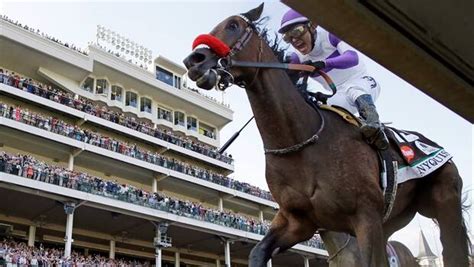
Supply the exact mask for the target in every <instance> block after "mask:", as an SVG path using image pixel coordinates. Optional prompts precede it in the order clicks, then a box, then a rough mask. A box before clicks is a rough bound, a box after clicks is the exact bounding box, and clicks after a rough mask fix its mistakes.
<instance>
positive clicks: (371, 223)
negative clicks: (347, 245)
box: [354, 212, 388, 267]
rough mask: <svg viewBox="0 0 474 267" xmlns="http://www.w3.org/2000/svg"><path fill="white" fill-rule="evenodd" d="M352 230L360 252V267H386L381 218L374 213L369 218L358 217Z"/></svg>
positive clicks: (366, 216)
mask: <svg viewBox="0 0 474 267" xmlns="http://www.w3.org/2000/svg"><path fill="white" fill-rule="evenodd" d="M354 228H355V229H354V231H355V234H356V237H357V244H358V245H359V250H360V257H361V258H360V260H361V266H363V267H379V266H380V267H383V266H388V261H387V254H386V250H385V241H384V234H383V229H382V218H381V216H380V215H378V214H377V213H375V212H372V215H371V216H370V215H367V214H364V215H362V216H361V215H359V216H358V218H357V220H356V222H355V223H354Z"/></svg>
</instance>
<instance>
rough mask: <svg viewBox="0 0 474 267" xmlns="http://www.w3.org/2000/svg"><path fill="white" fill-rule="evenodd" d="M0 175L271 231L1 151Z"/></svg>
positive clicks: (311, 242)
mask: <svg viewBox="0 0 474 267" xmlns="http://www.w3.org/2000/svg"><path fill="white" fill-rule="evenodd" d="M0 172H6V173H9V174H13V175H17V176H21V177H25V178H29V179H33V180H36V181H41V182H45V183H50V184H55V185H58V186H62V187H66V188H70V189H74V190H79V191H83V192H87V193H91V194H95V195H100V196H104V197H108V198H113V199H117V200H120V201H125V202H129V203H133V204H136V205H141V206H145V207H149V208H153V209H158V210H162V211H165V212H169V213H173V214H176V215H179V216H185V217H188V218H192V219H196V220H201V221H206V222H210V223H214V224H218V225H222V226H225V227H230V228H234V229H238V230H242V231H247V232H251V233H255V234H260V235H264V234H266V233H267V231H268V229H269V222H267V221H264V222H261V221H259V220H256V219H254V218H251V217H247V216H243V215H240V214H237V213H233V212H230V211H225V210H222V211H221V210H216V209H213V208H208V207H205V206H203V205H201V204H200V203H197V202H192V201H189V200H180V199H176V198H173V197H170V196H167V195H165V194H163V193H161V192H156V193H150V192H147V191H145V190H143V189H140V188H137V187H135V186H132V185H127V184H120V183H118V182H117V181H113V180H104V179H102V178H100V177H95V176H91V175H89V174H86V173H81V172H76V171H71V170H68V169H66V168H63V167H59V166H53V165H49V164H46V163H45V162H43V161H39V160H36V159H35V158H33V157H32V156H29V155H13V154H8V153H5V152H4V151H0ZM306 244H307V245H310V246H314V247H318V248H322V243H321V241H320V239H319V236H317V235H316V236H314V237H313V239H311V240H309V241H307V242H306Z"/></svg>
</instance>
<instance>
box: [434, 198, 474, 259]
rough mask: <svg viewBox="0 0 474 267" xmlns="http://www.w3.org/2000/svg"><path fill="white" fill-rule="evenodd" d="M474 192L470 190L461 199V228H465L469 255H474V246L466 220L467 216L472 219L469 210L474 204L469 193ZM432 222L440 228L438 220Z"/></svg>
mask: <svg viewBox="0 0 474 267" xmlns="http://www.w3.org/2000/svg"><path fill="white" fill-rule="evenodd" d="M471 191H472V189H471V190H468V191H466V192H464V194H463V195H462V199H461V210H462V213H463V220H462V225H461V227H462V228H463V231H464V233H466V243H467V245H468V253H469V255H473V253H474V251H473V250H472V248H473V246H472V241H471V239H470V238H469V234H468V233H469V229H468V228H467V226H466V220H465V216H467V217H470V216H471V214H469V210H470V209H471V207H472V202H471V201H470V200H469V193H470V192H471ZM432 221H433V222H434V223H435V224H436V225H437V226H438V228H439V223H438V221H437V220H436V219H432Z"/></svg>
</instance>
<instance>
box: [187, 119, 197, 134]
mask: <svg viewBox="0 0 474 267" xmlns="http://www.w3.org/2000/svg"><path fill="white" fill-rule="evenodd" d="M187 128H188V130H191V131H197V119H196V118H193V117H188V120H187Z"/></svg>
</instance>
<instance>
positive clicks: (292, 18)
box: [278, 9, 309, 33]
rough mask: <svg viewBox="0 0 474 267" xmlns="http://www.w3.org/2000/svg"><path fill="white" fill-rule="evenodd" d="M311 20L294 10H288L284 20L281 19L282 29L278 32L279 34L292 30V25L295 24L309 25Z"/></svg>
mask: <svg viewBox="0 0 474 267" xmlns="http://www.w3.org/2000/svg"><path fill="white" fill-rule="evenodd" d="M308 22H309V19H308V18H307V17H305V16H303V15H301V14H300V13H298V12H296V11H295V10H293V9H290V10H288V11H287V12H286V13H285V15H283V18H281V24H280V29H279V30H278V32H279V33H284V32H286V31H287V30H289V29H290V28H291V26H292V25H295V24H303V23H308Z"/></svg>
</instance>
